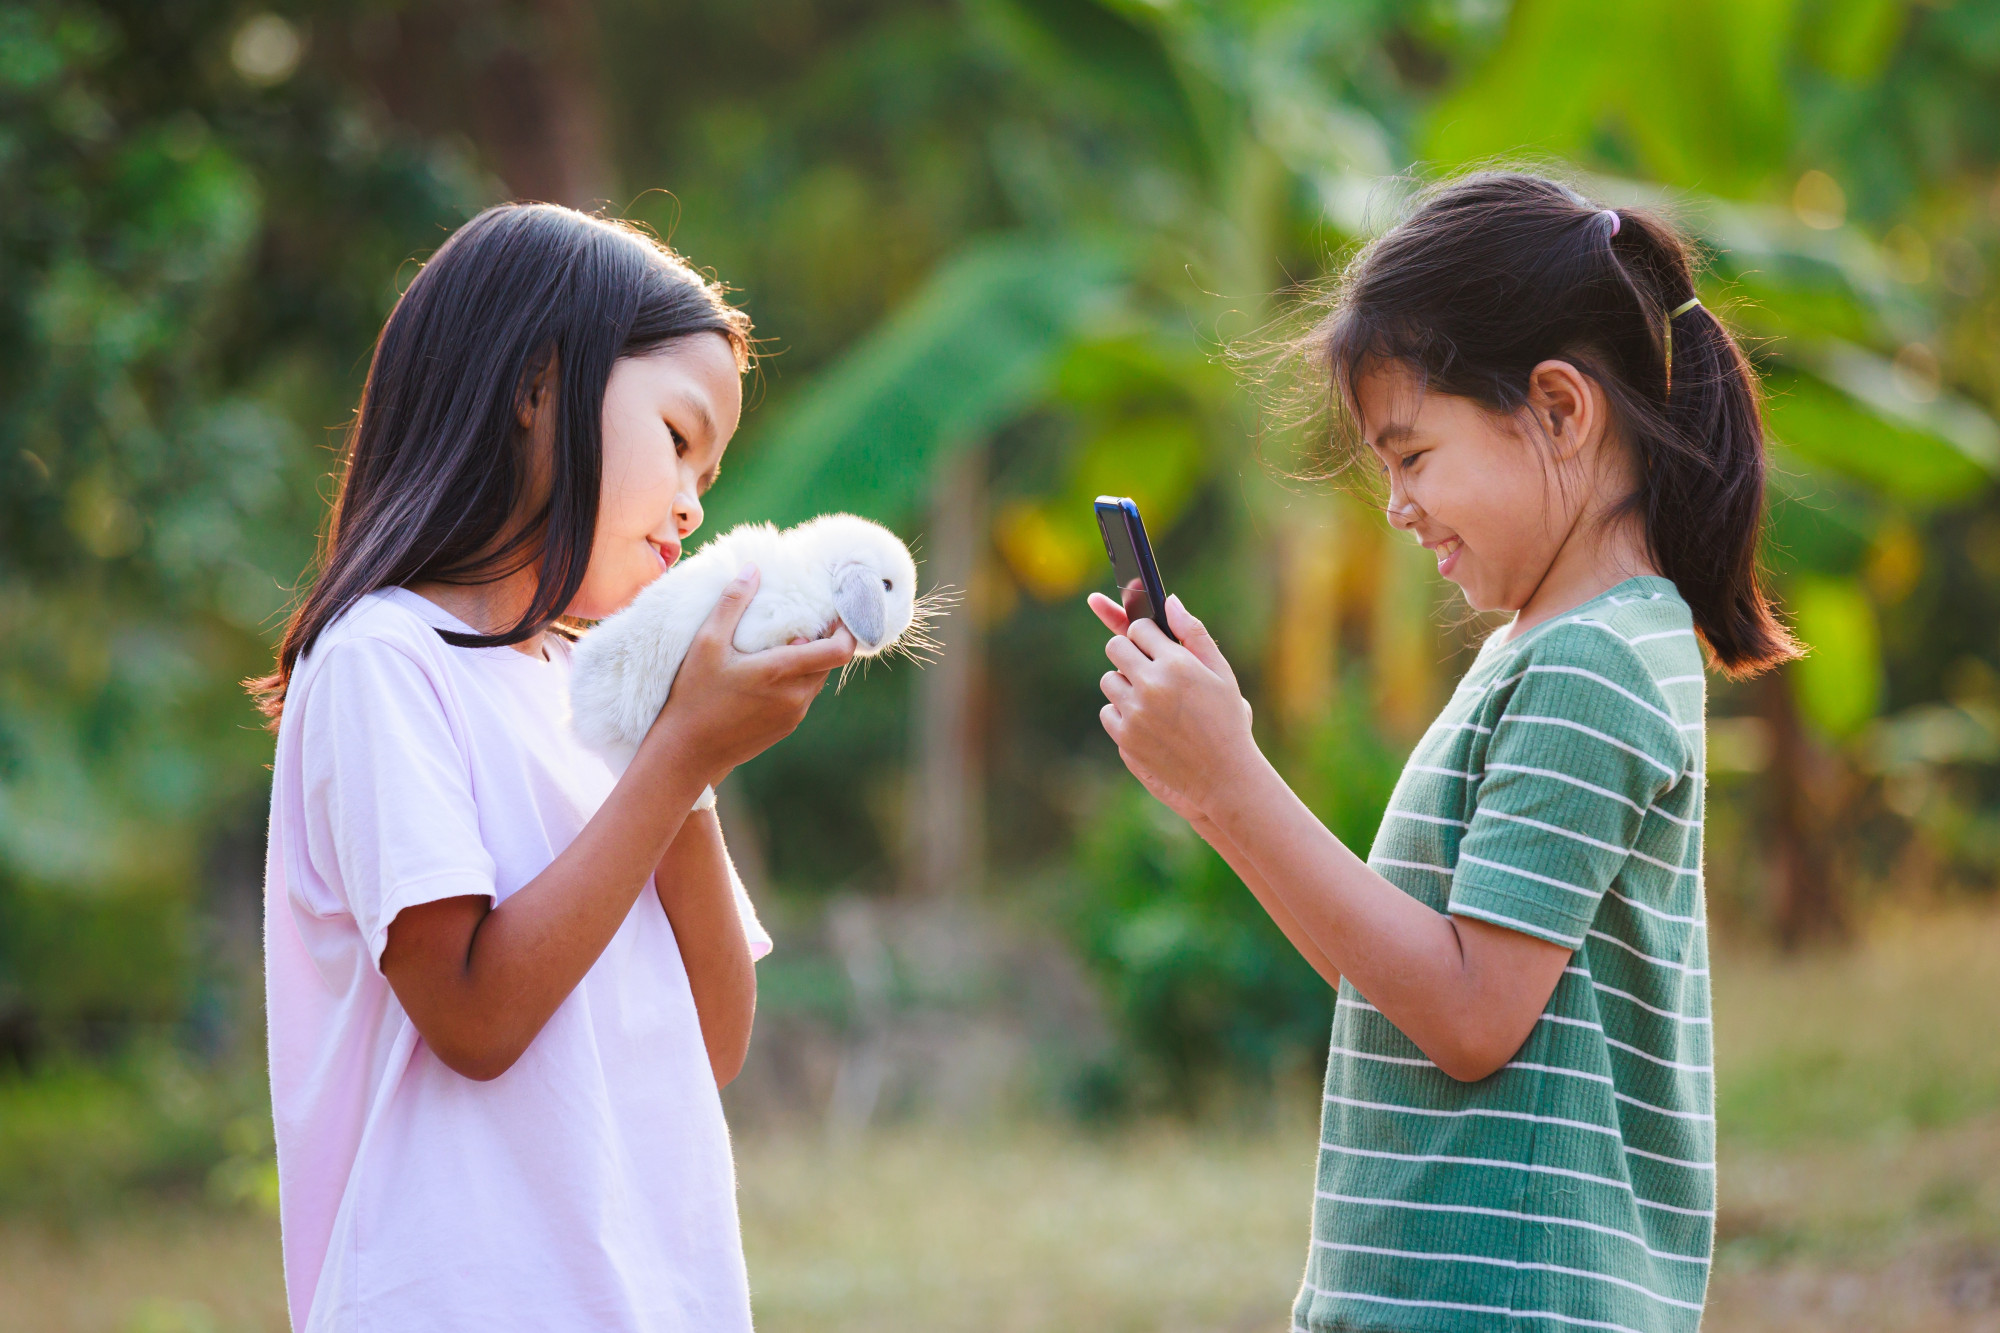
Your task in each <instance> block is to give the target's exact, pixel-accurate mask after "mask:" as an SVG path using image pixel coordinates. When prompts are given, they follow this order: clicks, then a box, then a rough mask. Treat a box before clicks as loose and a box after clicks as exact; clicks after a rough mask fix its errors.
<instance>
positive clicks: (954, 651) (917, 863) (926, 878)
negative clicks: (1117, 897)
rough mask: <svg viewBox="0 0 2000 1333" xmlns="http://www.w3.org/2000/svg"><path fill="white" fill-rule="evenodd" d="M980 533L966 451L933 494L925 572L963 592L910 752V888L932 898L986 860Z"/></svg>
mask: <svg viewBox="0 0 2000 1333" xmlns="http://www.w3.org/2000/svg"><path fill="white" fill-rule="evenodd" d="M985 534H986V451H985V449H983V448H968V449H965V450H963V451H961V452H960V453H959V455H958V456H957V457H956V458H953V459H951V460H950V461H949V462H948V463H946V465H945V466H944V468H943V469H942V471H941V473H940V475H939V477H938V484H937V490H936V493H935V496H934V498H933V501H932V510H931V521H930V531H929V533H928V539H927V545H928V548H929V549H928V550H927V551H926V552H925V560H924V566H925V569H924V573H925V576H926V577H927V578H928V579H929V581H930V584H931V586H932V587H933V588H937V587H953V588H957V589H960V590H961V591H962V593H963V594H964V596H963V597H962V599H961V601H960V603H959V604H958V606H956V607H954V608H953V609H952V611H951V612H950V613H949V614H948V615H946V616H945V617H944V618H943V619H942V620H940V621H939V622H938V624H937V629H936V633H937V637H938V641H939V643H940V644H941V645H942V651H941V652H940V653H939V654H938V658H937V660H936V661H935V662H933V663H932V664H931V665H929V666H927V667H925V668H924V669H923V670H922V671H921V672H919V673H918V674H917V686H916V688H917V729H916V742H917V753H916V755H915V763H914V765H913V766H912V767H913V770H914V771H913V772H912V773H911V775H910V776H911V786H910V789H909V796H908V799H907V803H906V808H907V810H908V812H909V819H908V825H909V830H908V836H909V845H910V878H911V882H912V883H911V887H912V888H914V889H915V890H916V891H917V892H919V893H921V894H925V895H928V896H932V897H947V896H953V895H957V894H960V893H963V892H965V891H967V890H970V889H973V888H976V887H977V886H978V884H979V882H980V879H981V877H982V867H983V864H984V860H985V841H986V821H985V809H984V807H985V790H984V784H983V783H982V781H981V773H982V769H983V762H982V761H983V758H984V756H983V753H982V752H983V749H984V747H983V745H982V744H981V740H982V738H981V736H980V729H979V725H978V720H979V706H978V705H979V699H980V695H981V693H982V690H983V669H984V665H985V661H984V645H983V644H982V642H981V637H982V636H981V635H980V632H979V622H978V618H977V608H976V606H975V605H974V599H973V596H972V593H973V591H974V590H973V580H974V578H975V577H976V575H977V572H978V563H979V555H980V546H981V542H982V541H983V539H984V537H985Z"/></svg>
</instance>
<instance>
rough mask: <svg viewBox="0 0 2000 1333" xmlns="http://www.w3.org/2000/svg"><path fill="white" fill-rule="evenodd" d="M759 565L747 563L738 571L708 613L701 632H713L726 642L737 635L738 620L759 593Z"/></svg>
mask: <svg viewBox="0 0 2000 1333" xmlns="http://www.w3.org/2000/svg"><path fill="white" fill-rule="evenodd" d="M757 582H758V573H757V566H755V565H745V566H743V568H741V569H739V570H737V571H736V577H735V578H733V579H731V580H730V581H729V586H728V587H726V588H724V589H723V590H722V597H721V599H720V600H718V601H717V602H716V604H715V609H714V610H713V611H710V612H709V613H708V620H707V621H706V622H705V623H704V624H703V625H702V627H701V633H703V634H713V635H715V636H716V637H717V638H720V639H721V640H722V641H723V642H724V643H728V642H729V641H730V640H731V639H733V638H735V637H736V622H737V621H739V620H741V619H743V613H744V612H745V611H748V610H749V609H750V599H751V598H752V597H755V596H756V595H757Z"/></svg>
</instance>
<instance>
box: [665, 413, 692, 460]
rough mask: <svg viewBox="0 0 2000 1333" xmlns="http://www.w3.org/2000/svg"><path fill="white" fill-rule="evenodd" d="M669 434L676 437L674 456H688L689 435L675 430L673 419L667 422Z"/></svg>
mask: <svg viewBox="0 0 2000 1333" xmlns="http://www.w3.org/2000/svg"><path fill="white" fill-rule="evenodd" d="M667 434H669V435H671V436H673V437H674V457H675V458H686V457H687V452H688V442H687V436H685V435H683V434H681V433H680V432H679V431H677V430H675V429H674V425H673V423H672V422H671V421H670V422H668V423H667Z"/></svg>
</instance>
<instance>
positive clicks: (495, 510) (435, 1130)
mask: <svg viewBox="0 0 2000 1333" xmlns="http://www.w3.org/2000/svg"><path fill="white" fill-rule="evenodd" d="M749 345H750V344H749V323H748V320H747V319H746V318H745V317H744V316H743V314H742V313H741V312H740V311H738V310H735V309H733V308H731V307H730V306H729V305H728V304H727V303H726V302H725V301H724V300H723V298H722V295H721V293H720V291H719V289H718V288H716V287H715V286H714V285H713V284H711V283H708V282H705V281H703V280H702V279H701V278H700V277H699V276H698V275H697V274H696V273H694V271H693V270H691V269H690V268H689V267H688V266H687V265H686V264H684V263H683V262H681V260H679V259H678V258H676V257H675V256H674V255H673V254H672V253H670V252H669V251H667V250H666V249H665V248H664V247H662V246H660V245H658V244H657V243H655V242H653V241H652V240H650V239H649V238H647V237H645V236H643V235H641V234H640V233H638V232H636V231H634V230H632V229H630V228H627V227H624V226H621V225H619V224H617V223H612V222H606V221H603V220H601V219H597V218H591V217H587V216H585V215H583V214H580V213H576V212H573V211H571V210H568V209H563V208H556V207H553V206H550V205H544V204H536V205H507V206H503V207H499V208H494V209H490V210H488V211H487V212H485V213H482V214H480V215H479V216H478V217H477V218H474V219H473V220H472V221H471V222H469V223H467V224H466V225H465V226H464V227H462V228H460V229H459V230H458V232H457V233H456V234H454V235H453V236H452V237H451V238H450V239H449V240H448V241H447V242H446V243H445V244H444V246H443V247H442V248H441V249H439V251H438V252H437V254H436V255H435V256H434V257H433V258H432V259H431V261H430V262H429V263H428V264H427V265H425V267H424V268H423V270H422V272H420V273H419V274H418V275H417V277H416V279H415V281H413V282H412V283H411V284H410V287H409V290H408V291H407V292H405V293H404V295H403V297H402V299H401V301H399V302H398V303H397V306H396V309H395V311H394V313H392V314H391V315H390V316H389V320H388V323H387V324H386V325H385V326H384V328H383V330H382V336H381V339H380V341H379V342H378V343H377V345H376V349H375V357H374V362H373V364H372V366H371V367H370V369H369V374H368V383H367V387H366V389H365V391H364V394H363V398H362V404H361V410H360V412H359V414H358V416H357V418H356V421H355V425H354V429H353V433H352V437H351V440H350V443H349V447H348V451H347V457H346V460H345V468H344V471H343V475H342V477H341V482H340V490H339V494H338V496H337V498H336V499H335V501H334V507H333V514H332V520H331V523H330V525H329V527H328V530H327V538H326V542H325V545H324V550H323V552H322V558H321V562H320V569H319V574H318V578H317V580H316V581H315V583H314V585H313V587H312V590H311V592H310V593H308V594H307V596H306V597H305V599H304V601H303V602H302V603H301V604H300V606H299V607H298V609H297V610H296V611H295V612H294V614H293V616H292V618H291V621H290V623H289V624H288V625H287V626H286V630H285V636H284V640H283V645H282V647H281V649H280V651H279V655H278V663H277V669H276V670H275V671H274V672H273V673H272V674H271V675H269V676H267V677H264V678H263V679H261V680H257V681H253V682H251V687H252V689H253V691H254V692H255V693H256V694H257V695H258V697H259V698H260V700H261V701H262V703H263V706H264V708H265V711H266V712H267V713H268V714H269V715H270V717H271V718H272V720H273V724H274V726H275V728H276V730H277V737H278V740H277V755H276V760H275V763H274V764H273V782H272V789H271V832H270V851H269V857H268V861H267V865H266V880H267V887H266V893H265V958H266V983H267V988H268V995H269V1017H270V1057H271V1092H272V1103H273V1110H274V1114H275V1119H276V1124H277V1140H278V1177H279V1201H280V1211H281V1215H282V1222H283V1229H284V1251H285V1281H286V1288H287V1292H288V1295H289V1298H290V1302H291V1313H292V1324H293V1327H294V1329H296V1330H301V1331H303V1330H336V1329H338V1330H374V1329H379V1330H384V1331H385V1333H424V1331H426V1330H447V1329H450V1330H459V1329H463V1330H480V1331H481V1333H490V1331H491V1330H505V1329H550V1328H589V1329H594V1330H621V1331H622V1330H632V1331H633V1333H637V1331H639V1330H647V1331H652V1330H702V1333H712V1331H717V1330H719V1331H722V1333H735V1331H739V1330H741V1331H744V1333H747V1330H748V1329H749V1328H750V1302H749V1291H748V1285H747V1282H746V1280H745V1277H744V1271H743V1254H742V1244H741V1240H740V1238H739V1234H738V1229H737V1220H736V1202H735V1181H734V1175H733V1171H732V1167H731V1161H730V1152H729V1140H728V1133H727V1129H726V1127H725V1126H724V1124H723V1118H722V1105H721V1101H720V1099H719V1097H718V1093H717V1090H718V1088H719V1086H720V1085H721V1084H724V1083H727V1082H728V1081H729V1080H730V1079H731V1078H732V1077H734V1076H735V1074H736V1072H737V1070H738V1069H739V1068H740V1067H741V1065H742V1061H743V1055H744V1051H745V1049H746V1047H747V1045H748V1042H749V1037H750V1023H751V1015H752V1012H753V1010H754V1008H755V1003H756V976H755V972H754V969H753V967H752V963H753V961H754V959H755V958H756V957H759V956H761V954H762V953H763V952H764V951H767V950H768V949H769V947H770V940H769V937H768V936H766V935H765V934H764V933H763V930H762V929H761V927H759V926H758V924H757V921H756V917H755V914H754V913H753V912H751V911H750V909H749V904H748V901H747V899H746V898H744V896H743V894H742V891H741V885H740V883H739V882H738V881H737V880H736V877H735V872H734V870H733V869H732V868H731V866H730V864H729V856H728V853H727V851H726V849H725V848H724V847H723V842H722V834H721V832H720V830H719V828H718V827H717V824H716V819H715V815H714V812H713V810H712V808H710V807H712V804H713V802H712V798H708V797H706V796H705V795H704V793H705V791H706V789H708V788H710V787H711V786H712V785H713V784H715V783H717V782H719V781H721V779H722V777H723V776H724V775H725V774H726V773H728V772H729V770H730V769H731V768H733V767H734V766H735V765H737V764H740V763H742V762H743V761H744V760H746V759H748V758H750V757H751V756H753V755H755V754H757V753H758V752H760V751H762V750H763V749H765V748H766V747H767V746H769V745H771V744H772V743H774V742H775V741H777V740H779V739H781V738H782V737H783V736H785V735H786V734H787V733H788V732H790V731H791V730H792V728H793V727H795V726H796V725H797V724H798V722H799V720H800V718H802V717H803V716H804V714H805V711H806V708H807V707H808V706H809V705H810V703H811V702H812V699H813V696H814V695H815V694H816V693H817V692H818V690H819V688H820V686H821V684H822V683H823V682H824V681H825V679H826V677H827V674H828V673H829V672H830V671H832V670H835V669H837V668H838V667H840V666H841V665H843V664H844V663H845V662H846V661H847V660H848V658H849V657H850V656H851V655H852V653H853V650H854V641H853V639H852V637H851V636H849V634H848V633H847V631H846V630H845V629H838V630H836V631H835V632H834V633H833V634H832V635H830V636H829V637H827V638H824V639H821V640H820V641H818V642H816V643H798V644H793V645H791V646H789V647H783V648H777V649H773V650H771V651H769V652H763V653H754V654H743V653H738V652H737V651H735V649H734V648H733V647H731V645H730V642H729V640H730V636H731V634H732V632H733V629H734V626H735V622H736V619H737V618H738V617H739V616H740V615H741V614H742V612H743V608H744V606H745V605H746V604H747V603H748V601H749V599H750V597H751V595H752V593H753V592H754V591H755V588H756V580H757V574H756V570H755V569H754V568H747V569H745V570H744V571H743V572H742V574H741V575H740V576H739V577H738V579H737V581H736V582H735V584H733V585H732V586H731V588H730V590H729V592H728V594H727V595H726V596H725V597H724V598H723V600H722V604H721V605H720V606H718V607H717V609H716V612H715V614H714V616H713V617H711V619H710V621H709V623H708V625H707V627H706V628H705V629H704V631H703V633H702V635H701V637H700V638H699V639H697V640H696V642H695V645H694V647H693V649H692V650H691V651H690V652H689V653H688V656H687V659H686V662H685V664H684V665H683V666H682V667H681V669H680V674H679V676H678V677H677V678H676V680H675V682H674V687H673V692H672V695H671V697H670V698H669V699H668V700H667V704H666V707H665V708H664V709H662V710H661V713H660V716H659V720H658V721H657V722H656V723H655V724H654V726H653V728H652V731H651V732H650V733H649V734H648V736H647V738H646V741H645V743H644V745H643V746H642V747H641V748H640V750H639V753H638V755H637V757H636V758H635V759H634V760H633V761H632V764H631V766H630V767H629V768H628V769H627V770H626V771H625V773H624V774H623V776H621V777H618V778H615V779H614V777H613V776H612V774H611V772H610V771H609V770H608V769H607V768H606V767H605V765H604V764H603V762H602V761H600V760H599V759H597V758H595V757H594V756H592V755H591V754H589V753H588V752H587V751H585V750H584V749H583V748H582V747H581V746H580V744H579V743H578V742H577V741H576V739H575V738H574V737H573V736H572V734H571V732H570V730H569V726H568V718H567V693H568V690H567V683H568V675H569V664H570V656H569V639H568V638H567V637H566V635H565V633H564V629H563V626H564V623H565V622H566V621H569V620H592V619H597V618H600V617H603V616H606V615H609V614H610V613H612V612H613V611H616V610H618V609H619V608H620V607H622V606H623V605H625V603H626V602H628V601H630V600H631V598H632V596H633V594H635V593H636V592H638V590H639V589H640V588H641V587H643V586H645V584H646V583H647V582H649V581H650V580H652V579H654V578H656V577H658V576H659V574H660V573H662V572H663V571H664V570H665V569H666V568H667V567H668V566H669V565H671V564H672V563H673V562H674V560H675V559H677V558H678V557H679V555H680V552H681V545H682V543H683V541H685V540H686V538H687V536H688V534H689V533H691V532H693V531H694V529H695V528H696V527H698V526H699V525H700V523H701V517H702V510H701V500H700V496H701V494H702V493H703V492H704V491H705V490H706V489H707V488H708V486H709V485H710V484H711V483H712V482H713V481H714V480H715V475H716V470H717V466H718V464H719V462H720V460H721V457H722V452H723V449H724V448H725V447H726V446H727V444H728V442H729V438H730V436H731V434H732V433H733V432H734V431H735V429H736V425H737V420H738V417H739V415H740V412H741V409H742V392H741V375H742V371H743V369H744V367H745V365H746V363H747V359H748V354H749ZM697 807H699V808H697Z"/></svg>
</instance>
